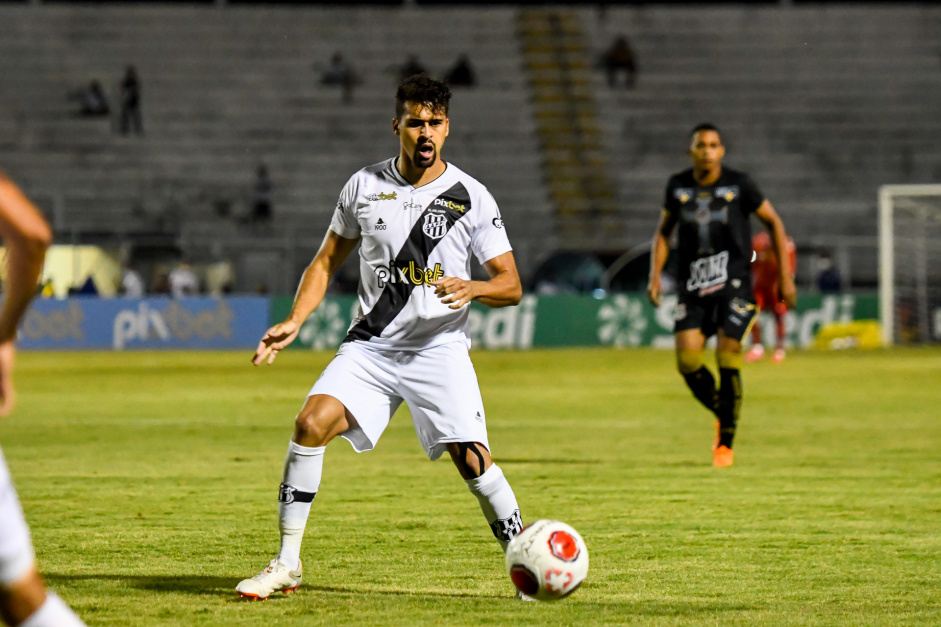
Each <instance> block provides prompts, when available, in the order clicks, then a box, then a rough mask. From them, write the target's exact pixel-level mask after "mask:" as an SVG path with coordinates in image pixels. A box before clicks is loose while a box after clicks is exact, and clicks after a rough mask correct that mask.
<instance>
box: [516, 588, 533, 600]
mask: <svg viewBox="0 0 941 627" xmlns="http://www.w3.org/2000/svg"><path fill="white" fill-rule="evenodd" d="M516 600H517V601H535V600H536V599H534V598H532V597H528V596H526V595H525V594H523V593H522V592H520V591H519V590H517V591H516Z"/></svg>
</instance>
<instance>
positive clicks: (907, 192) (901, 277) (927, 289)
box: [879, 185, 941, 346]
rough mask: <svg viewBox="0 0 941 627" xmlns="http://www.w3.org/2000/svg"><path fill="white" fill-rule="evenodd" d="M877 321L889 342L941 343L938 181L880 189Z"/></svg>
mask: <svg viewBox="0 0 941 627" xmlns="http://www.w3.org/2000/svg"><path fill="white" fill-rule="evenodd" d="M879 319H880V323H881V324H882V333H883V339H884V341H885V344H886V345H887V346H891V345H893V344H928V343H933V342H941V185H883V186H882V187H880V188H879Z"/></svg>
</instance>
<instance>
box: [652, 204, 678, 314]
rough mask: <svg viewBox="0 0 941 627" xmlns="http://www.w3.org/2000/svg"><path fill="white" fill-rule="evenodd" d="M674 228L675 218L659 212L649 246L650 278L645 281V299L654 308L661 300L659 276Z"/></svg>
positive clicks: (661, 288) (668, 250) (667, 254)
mask: <svg viewBox="0 0 941 627" xmlns="http://www.w3.org/2000/svg"><path fill="white" fill-rule="evenodd" d="M675 227H676V218H675V217H674V216H673V214H671V213H670V212H669V211H667V210H665V209H664V210H663V211H661V212H660V223H659V224H657V230H656V231H654V234H653V242H651V244H650V277H649V279H648V281H647V298H649V299H650V302H651V303H652V304H653V306H654V307H659V306H660V301H661V300H662V299H663V287H662V286H661V283H660V275H661V274H662V273H663V266H664V265H666V262H667V257H668V256H669V255H670V235H671V234H672V233H673V229H674V228H675Z"/></svg>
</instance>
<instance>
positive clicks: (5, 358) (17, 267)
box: [0, 174, 52, 416]
mask: <svg viewBox="0 0 941 627" xmlns="http://www.w3.org/2000/svg"><path fill="white" fill-rule="evenodd" d="M0 236H2V237H3V241H4V244H5V246H6V249H7V260H6V263H7V281H6V285H5V286H4V298H3V308H2V309H0V416H5V415H7V414H9V413H10V412H11V411H12V410H13V404H14V401H15V395H14V390H13V361H14V355H15V350H14V346H13V343H14V340H15V339H16V326H17V324H19V321H20V319H21V318H22V317H23V313H24V312H25V311H26V307H27V306H28V305H29V301H30V300H32V298H33V295H34V294H35V293H36V283H37V281H38V280H39V275H40V274H41V273H42V265H43V260H44V259H45V255H46V249H47V248H48V247H49V244H50V243H52V231H51V230H50V229H49V225H48V224H46V221H45V220H44V219H43V217H42V214H40V213H39V210H38V209H36V207H35V206H34V205H33V203H31V202H30V201H29V199H28V198H26V196H24V195H23V192H21V191H20V189H19V188H18V187H17V186H16V185H15V184H14V183H13V182H12V181H11V180H9V179H8V178H6V177H5V176H3V174H0Z"/></svg>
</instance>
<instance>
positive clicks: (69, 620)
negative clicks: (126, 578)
mask: <svg viewBox="0 0 941 627" xmlns="http://www.w3.org/2000/svg"><path fill="white" fill-rule="evenodd" d="M0 618H2V620H3V622H4V623H6V624H7V625H13V626H16V627H18V626H20V625H22V626H23V627H81V626H83V625H84V624H85V623H83V622H82V621H81V619H80V618H79V617H78V616H76V615H75V613H74V612H73V611H72V610H71V609H69V607H68V606H67V605H66V604H65V603H64V602H63V601H62V599H60V598H59V597H58V596H56V595H55V594H54V593H52V592H48V591H47V590H46V588H45V586H44V585H43V582H42V578H41V577H40V576H39V572H38V571H37V570H36V564H35V562H34V556H33V545H32V542H31V541H30V536H29V528H28V527H27V526H26V520H25V519H24V518H23V510H22V508H21V507H20V502H19V498H17V496H16V491H15V490H14V489H13V483H12V482H11V481H10V475H9V473H8V472H7V468H6V463H5V461H4V459H3V453H2V452H0Z"/></svg>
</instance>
